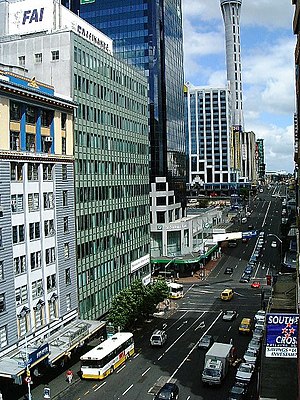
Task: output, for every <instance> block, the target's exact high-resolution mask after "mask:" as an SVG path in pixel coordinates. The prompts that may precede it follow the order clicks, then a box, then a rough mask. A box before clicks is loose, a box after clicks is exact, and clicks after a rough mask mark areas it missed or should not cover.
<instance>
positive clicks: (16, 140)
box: [10, 131, 20, 151]
mask: <svg viewBox="0 0 300 400" xmlns="http://www.w3.org/2000/svg"><path fill="white" fill-rule="evenodd" d="M10 150H12V151H19V150H20V132H15V131H10Z"/></svg>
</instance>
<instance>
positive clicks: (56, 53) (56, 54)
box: [51, 50, 59, 61]
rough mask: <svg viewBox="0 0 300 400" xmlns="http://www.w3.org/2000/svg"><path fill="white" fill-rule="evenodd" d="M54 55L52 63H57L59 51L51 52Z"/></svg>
mask: <svg viewBox="0 0 300 400" xmlns="http://www.w3.org/2000/svg"><path fill="white" fill-rule="evenodd" d="M51 55H52V61H57V60H59V50H53V51H51Z"/></svg>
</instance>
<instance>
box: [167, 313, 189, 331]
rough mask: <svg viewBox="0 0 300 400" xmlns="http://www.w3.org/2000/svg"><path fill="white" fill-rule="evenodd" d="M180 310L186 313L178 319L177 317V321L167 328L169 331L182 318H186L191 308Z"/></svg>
mask: <svg viewBox="0 0 300 400" xmlns="http://www.w3.org/2000/svg"><path fill="white" fill-rule="evenodd" d="M178 311H184V313H183V314H182V315H181V317H179V318H178V319H176V321H175V322H173V324H172V325H171V326H170V327H169V328H168V329H167V331H169V330H170V329H172V328H173V326H174V325H176V324H177V322H179V321H180V320H181V319H182V318H184V317H185V316H186V314H187V313H188V312H189V310H178Z"/></svg>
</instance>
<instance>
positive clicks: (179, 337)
mask: <svg viewBox="0 0 300 400" xmlns="http://www.w3.org/2000/svg"><path fill="white" fill-rule="evenodd" d="M204 314H206V311H204V312H203V313H202V314H201V315H200V316H199V317H198V318H197V319H196V320H195V321H194V322H193V323H192V324H191V325H190V326H189V327H188V328H187V329H186V330H185V331H184V332H183V333H182V334H181V335H180V336H178V338H177V339H176V340H175V341H174V342H173V343H172V344H171V346H169V347H168V348H167V349H166V350H165V351H164V352H163V354H162V355H160V356H159V357H158V359H157V361H159V360H160V359H162V358H163V356H164V355H165V354H166V353H167V352H168V351H169V350H171V348H172V347H173V346H174V345H175V344H176V343H177V342H178V340H180V339H181V338H182V336H183V335H185V334H186V332H187V331H189V330H190V329H191V328H192V327H193V326H194V325H195V324H197V323H198V321H199V320H200V319H201V318H202V317H203V315H204Z"/></svg>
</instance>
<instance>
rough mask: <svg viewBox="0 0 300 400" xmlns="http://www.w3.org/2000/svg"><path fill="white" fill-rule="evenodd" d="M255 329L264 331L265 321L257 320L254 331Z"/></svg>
mask: <svg viewBox="0 0 300 400" xmlns="http://www.w3.org/2000/svg"><path fill="white" fill-rule="evenodd" d="M255 329H261V330H262V331H264V330H265V321H264V320H258V321H256V322H255V326H254V330H255Z"/></svg>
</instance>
